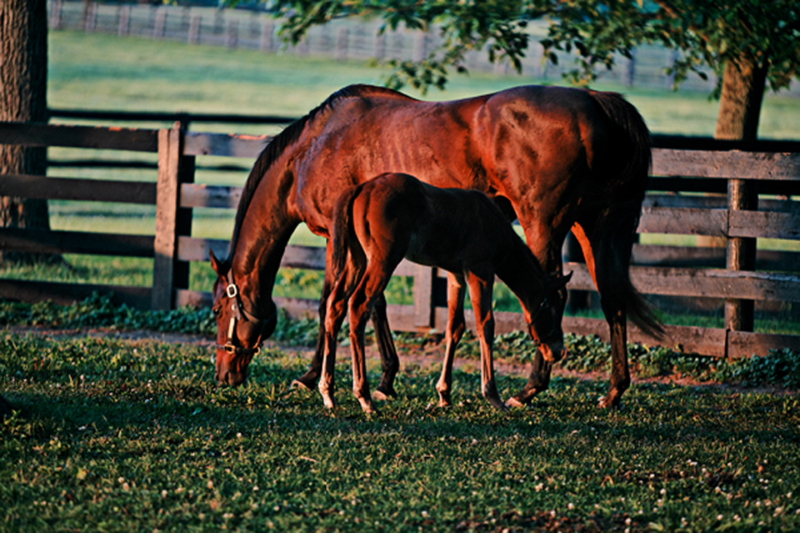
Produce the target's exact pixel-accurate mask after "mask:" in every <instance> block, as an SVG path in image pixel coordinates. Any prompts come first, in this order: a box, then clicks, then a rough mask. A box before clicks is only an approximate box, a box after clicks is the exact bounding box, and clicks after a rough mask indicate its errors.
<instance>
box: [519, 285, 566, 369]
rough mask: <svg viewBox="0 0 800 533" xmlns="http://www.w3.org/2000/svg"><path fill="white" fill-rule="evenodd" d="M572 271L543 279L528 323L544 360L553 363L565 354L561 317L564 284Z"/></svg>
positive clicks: (564, 290)
mask: <svg viewBox="0 0 800 533" xmlns="http://www.w3.org/2000/svg"><path fill="white" fill-rule="evenodd" d="M571 277H572V272H570V273H569V274H567V275H566V276H563V275H560V274H555V275H552V274H551V275H549V276H547V278H546V279H545V284H544V290H543V291H542V300H541V303H540V304H539V308H538V310H537V311H536V312H535V313H534V314H533V316H532V317H531V319H530V322H529V323H528V331H529V332H530V335H531V338H533V340H534V343H535V344H536V345H537V347H538V348H539V351H540V352H541V354H542V357H544V358H545V360H546V361H549V362H551V363H555V362H556V361H560V360H561V359H563V358H564V356H566V355H567V348H566V346H565V345H564V331H563V330H562V329H561V317H562V315H563V313H564V302H565V300H566V297H565V296H566V295H563V294H561V293H562V292H566V285H567V283H568V282H569V280H570V278H571Z"/></svg>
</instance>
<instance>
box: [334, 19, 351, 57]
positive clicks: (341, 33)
mask: <svg viewBox="0 0 800 533" xmlns="http://www.w3.org/2000/svg"><path fill="white" fill-rule="evenodd" d="M349 37H350V32H349V30H348V29H347V28H346V27H342V28H339V29H338V30H337V31H336V51H335V52H334V57H335V58H336V59H338V60H340V61H344V60H345V59H347V41H348V40H349Z"/></svg>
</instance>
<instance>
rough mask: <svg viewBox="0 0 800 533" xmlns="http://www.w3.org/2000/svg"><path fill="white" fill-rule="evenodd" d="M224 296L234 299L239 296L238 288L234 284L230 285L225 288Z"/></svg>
mask: <svg viewBox="0 0 800 533" xmlns="http://www.w3.org/2000/svg"><path fill="white" fill-rule="evenodd" d="M225 294H227V295H228V298H236V297H237V296H238V295H239V287H237V286H236V284H235V283H231V284H230V285H228V286H227V287H225Z"/></svg>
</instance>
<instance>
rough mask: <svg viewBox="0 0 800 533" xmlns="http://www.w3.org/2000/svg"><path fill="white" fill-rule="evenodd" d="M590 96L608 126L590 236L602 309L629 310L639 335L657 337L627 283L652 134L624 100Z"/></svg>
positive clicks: (654, 323) (656, 324)
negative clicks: (643, 332)
mask: <svg viewBox="0 0 800 533" xmlns="http://www.w3.org/2000/svg"><path fill="white" fill-rule="evenodd" d="M591 94H592V96H593V97H594V99H595V101H596V102H597V103H598V104H599V105H600V107H601V108H602V109H603V111H604V112H605V114H606V116H607V117H608V119H609V121H610V122H611V125H612V133H611V135H610V137H611V140H610V142H609V143H608V144H609V153H608V154H607V156H606V158H605V161H604V163H605V165H604V169H603V170H602V171H601V172H602V174H603V176H602V178H601V181H602V182H603V183H602V188H603V191H604V194H600V195H599V196H600V198H598V199H600V200H601V202H600V204H599V205H598V206H597V207H598V210H597V211H596V212H597V214H598V215H599V216H598V217H597V219H596V220H595V221H594V224H595V228H594V231H593V232H592V234H593V236H592V241H593V242H594V244H595V246H594V248H595V250H596V252H595V261H596V266H597V273H596V274H597V284H598V286H599V287H598V288H599V289H600V291H601V294H602V298H603V300H604V302H605V303H604V305H610V307H611V308H612V309H622V310H625V311H627V313H628V316H630V318H631V320H632V321H633V322H634V323H635V324H636V325H637V326H639V327H640V328H641V329H642V330H643V331H645V332H647V333H649V334H651V335H654V336H656V337H661V336H662V335H663V334H664V329H663V328H662V326H661V323H660V321H659V320H658V318H657V317H656V316H655V314H654V313H653V311H652V309H651V307H650V304H649V303H648V302H647V300H646V299H645V298H644V297H643V296H642V295H641V293H639V291H637V290H636V288H635V287H634V286H633V284H632V283H631V279H630V264H631V248H632V246H633V243H634V242H635V241H636V228H637V226H638V225H639V217H640V215H641V210H642V201H643V200H644V195H645V191H646V189H647V176H648V173H649V171H650V165H651V162H652V155H651V151H650V132H649V130H648V129H647V125H646V124H645V122H644V119H643V118H642V116H641V115H640V114H639V112H638V111H637V110H636V108H635V107H634V106H633V105H631V104H630V103H628V102H627V101H626V100H625V99H624V98H623V97H622V95H619V94H617V93H608V92H592V93H591ZM584 229H587V230H589V229H590V228H584Z"/></svg>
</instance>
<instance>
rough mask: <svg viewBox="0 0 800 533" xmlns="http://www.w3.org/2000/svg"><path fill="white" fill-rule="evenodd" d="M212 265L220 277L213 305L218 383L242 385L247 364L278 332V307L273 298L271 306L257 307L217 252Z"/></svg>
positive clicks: (245, 377) (212, 253)
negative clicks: (263, 343) (215, 321)
mask: <svg viewBox="0 0 800 533" xmlns="http://www.w3.org/2000/svg"><path fill="white" fill-rule="evenodd" d="M211 266H212V267H213V268H214V271H215V272H216V273H217V276H218V277H217V281H215V282H214V290H213V294H214V307H213V308H212V309H213V311H214V316H215V317H216V319H217V382H218V383H219V384H220V385H239V384H241V383H242V382H244V380H245V379H247V365H249V364H250V361H252V360H253V357H254V356H255V355H256V354H258V353H259V351H261V342H262V341H263V340H264V339H266V338H268V337H269V336H270V335H272V332H273V331H275V325H276V324H277V321H278V315H277V308H276V306H275V303H274V302H273V301H272V300H271V299H270V300H269V304H268V306H267V307H268V309H258V310H256V309H254V308H253V304H252V300H251V299H250V298H247V297H246V296H245V295H243V294H242V293H241V291H240V290H239V285H237V284H236V281H235V280H234V279H233V272H232V270H231V265H230V263H229V262H228V261H220V260H218V259H217V258H216V257H215V256H214V252H211ZM265 311H266V312H265ZM254 313H258V314H259V315H260V316H262V317H265V318H257V316H256V314H254Z"/></svg>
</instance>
